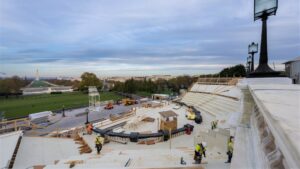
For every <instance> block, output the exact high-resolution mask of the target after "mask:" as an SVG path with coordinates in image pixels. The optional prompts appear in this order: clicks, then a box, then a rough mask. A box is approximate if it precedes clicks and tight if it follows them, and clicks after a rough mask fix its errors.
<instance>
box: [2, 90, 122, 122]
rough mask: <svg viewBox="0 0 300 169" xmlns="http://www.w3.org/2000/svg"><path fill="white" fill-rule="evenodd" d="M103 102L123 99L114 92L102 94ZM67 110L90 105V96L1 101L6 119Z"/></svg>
mask: <svg viewBox="0 0 300 169" xmlns="http://www.w3.org/2000/svg"><path fill="white" fill-rule="evenodd" d="M100 98H101V101H105V100H117V99H121V98H122V97H121V96H118V95H116V94H114V93H112V92H104V93H100ZM63 105H64V106H65V108H76V107H81V106H85V105H86V106H87V105H88V95H87V94H83V93H81V92H72V93H63V94H54V95H50V94H42V95H32V96H22V97H20V98H9V99H4V98H1V99H0V112H5V117H6V118H8V119H9V118H16V117H23V116H26V115H28V114H30V113H37V112H41V111H47V110H52V111H53V110H59V109H62V107H63Z"/></svg>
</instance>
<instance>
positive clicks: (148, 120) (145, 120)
mask: <svg viewBox="0 0 300 169" xmlns="http://www.w3.org/2000/svg"><path fill="white" fill-rule="evenodd" d="M142 121H144V122H154V121H155V119H154V118H152V117H146V118H144V119H142Z"/></svg>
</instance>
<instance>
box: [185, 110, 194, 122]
mask: <svg viewBox="0 0 300 169" xmlns="http://www.w3.org/2000/svg"><path fill="white" fill-rule="evenodd" d="M186 117H187V119H188V120H195V118H196V114H195V112H194V111H193V110H192V109H191V108H189V109H188V114H187V115H186Z"/></svg>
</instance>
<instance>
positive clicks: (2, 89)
mask: <svg viewBox="0 0 300 169" xmlns="http://www.w3.org/2000/svg"><path fill="white" fill-rule="evenodd" d="M244 76H246V69H245V67H244V66H243V65H236V66H233V67H228V68H225V69H223V70H222V71H221V72H219V73H216V74H206V75H201V76H178V77H176V78H172V79H169V80H164V79H158V80H156V81H151V80H149V79H146V78H145V79H144V80H134V79H129V80H127V81H125V82H109V83H112V84H113V85H112V86H114V87H113V88H111V89H110V90H112V91H116V92H123V93H138V92H146V93H178V92H179V90H180V89H187V88H188V87H189V86H190V85H191V84H192V83H193V82H196V81H197V79H198V77H244ZM81 79H82V80H81V81H76V80H75V81H71V80H57V79H49V80H46V81H48V82H50V83H53V84H57V85H63V86H72V87H73V89H74V90H80V91H83V92H87V90H88V86H96V87H97V88H98V90H99V91H100V90H101V89H102V86H103V82H102V81H101V80H100V79H99V78H97V76H96V75H95V74H94V73H89V72H84V73H83V74H82V75H81ZM30 82H31V80H27V79H26V78H24V79H22V78H20V77H18V76H13V77H10V78H4V79H0V96H7V97H8V96H12V95H13V96H17V95H20V93H21V92H22V91H21V90H20V89H21V88H22V87H25V86H27V85H28V84H30Z"/></svg>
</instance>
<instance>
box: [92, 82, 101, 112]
mask: <svg viewBox="0 0 300 169" xmlns="http://www.w3.org/2000/svg"><path fill="white" fill-rule="evenodd" d="M99 109H100V94H99V92H98V90H97V88H96V87H95V86H89V111H90V112H93V111H98V110H99Z"/></svg>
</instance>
